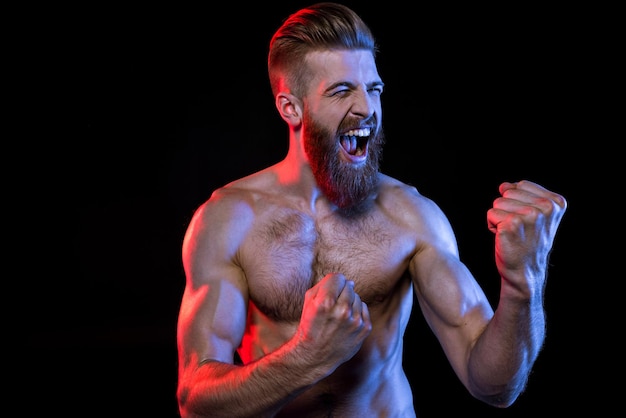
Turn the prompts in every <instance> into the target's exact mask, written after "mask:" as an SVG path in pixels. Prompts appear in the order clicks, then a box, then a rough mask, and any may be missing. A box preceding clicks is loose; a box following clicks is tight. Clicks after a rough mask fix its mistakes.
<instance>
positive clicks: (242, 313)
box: [178, 210, 248, 366]
mask: <svg viewBox="0 0 626 418" xmlns="http://www.w3.org/2000/svg"><path fill="white" fill-rule="evenodd" d="M210 215H212V216H210ZM214 215H215V213H206V210H205V211H203V212H199V213H198V214H196V215H195V217H194V219H193V220H192V222H191V224H190V226H189V228H188V232H187V234H186V236H185V240H184V243H183V266H184V270H185V275H186V286H185V291H184V294H183V298H182V301H181V306H180V311H179V318H178V350H179V357H180V361H181V366H184V365H185V364H186V365H187V366H189V365H191V366H193V365H194V364H195V366H197V365H198V364H199V363H200V362H202V361H205V360H218V361H221V362H225V363H230V364H232V363H233V361H234V353H235V350H236V349H237V347H238V346H239V344H240V343H241V340H242V338H243V334H244V331H245V322H246V315H247V303H248V290H247V282H246V280H245V276H244V273H243V271H242V270H241V268H240V267H239V266H238V265H237V264H236V263H235V261H234V259H235V254H236V252H237V248H238V246H239V242H240V240H239V239H238V238H237V236H236V235H237V234H232V233H229V231H232V230H229V228H228V227H226V226H225V225H224V224H222V223H219V222H213V221H214ZM210 221H211V222H210Z"/></svg>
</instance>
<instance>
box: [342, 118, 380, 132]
mask: <svg viewBox="0 0 626 418" xmlns="http://www.w3.org/2000/svg"><path fill="white" fill-rule="evenodd" d="M362 128H373V130H374V132H376V131H378V119H377V118H376V115H372V116H370V117H368V118H367V119H362V118H358V117H353V116H348V117H346V118H344V119H343V120H342V121H341V123H340V124H339V128H338V130H339V132H346V131H348V130H350V129H362Z"/></svg>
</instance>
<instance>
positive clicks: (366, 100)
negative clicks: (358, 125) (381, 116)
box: [350, 89, 378, 119]
mask: <svg viewBox="0 0 626 418" xmlns="http://www.w3.org/2000/svg"><path fill="white" fill-rule="evenodd" d="M353 97H354V103H352V107H351V108H350V111H351V112H352V113H353V114H355V115H356V116H359V117H361V118H363V119H367V118H369V117H370V116H372V115H373V114H374V111H375V110H376V105H377V103H378V96H374V95H370V93H369V91H368V90H362V89H359V90H357V91H356V92H355V94H354V95H353Z"/></svg>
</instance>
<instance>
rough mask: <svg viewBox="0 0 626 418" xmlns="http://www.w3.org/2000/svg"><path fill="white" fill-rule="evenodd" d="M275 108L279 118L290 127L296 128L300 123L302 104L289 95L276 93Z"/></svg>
mask: <svg viewBox="0 0 626 418" xmlns="http://www.w3.org/2000/svg"><path fill="white" fill-rule="evenodd" d="M276 108H277V109H278V113H280V117H281V118H283V120H284V121H285V122H287V123H288V124H289V125H292V126H298V125H300V123H301V122H302V119H301V118H302V103H301V102H300V100H299V99H298V98H297V97H296V96H294V95H293V94H289V93H278V94H277V95H276Z"/></svg>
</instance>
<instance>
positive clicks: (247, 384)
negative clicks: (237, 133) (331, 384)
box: [177, 195, 371, 418]
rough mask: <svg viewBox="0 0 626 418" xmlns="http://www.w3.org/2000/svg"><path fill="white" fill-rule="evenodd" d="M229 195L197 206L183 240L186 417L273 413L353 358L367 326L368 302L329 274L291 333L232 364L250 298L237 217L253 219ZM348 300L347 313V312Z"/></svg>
mask: <svg viewBox="0 0 626 418" xmlns="http://www.w3.org/2000/svg"><path fill="white" fill-rule="evenodd" d="M222 199H224V200H226V201H224V200H222ZM228 200H229V198H228V197H224V196H223V195H221V196H220V197H217V198H216V196H215V195H214V196H213V197H212V198H211V200H209V202H207V204H205V205H204V206H203V207H201V208H200V209H199V210H198V211H197V213H196V214H195V215H194V218H193V219H192V221H191V223H190V225H189V228H188V231H187V234H186V236H185V240H184V244H183V265H184V268H185V274H186V278H187V281H186V287H185V292H184V295H183V298H182V302H181V306H180V313H179V318H178V359H179V377H178V379H179V381H178V391H177V396H178V402H179V409H180V413H181V416H182V417H184V418H185V417H201V416H211V417H220V416H227V417H232V416H254V417H262V416H272V415H274V414H275V413H276V412H277V411H279V410H280V409H281V408H282V407H283V406H284V405H285V404H287V403H288V402H290V401H291V400H293V399H294V398H295V397H296V396H297V395H299V394H300V393H302V392H303V391H305V390H306V389H307V388H309V387H310V386H311V385H313V384H315V383H316V382H317V381H319V380H320V379H322V378H324V377H326V376H328V375H329V374H330V373H332V371H333V370H334V369H335V368H336V367H338V366H339V365H340V364H342V363H343V362H344V361H346V360H347V359H349V358H351V357H352V356H353V355H354V353H356V351H358V349H359V348H360V346H361V344H362V342H363V340H364V339H365V337H366V336H367V335H368V334H369V332H370V330H371V321H370V319H369V312H368V310H367V306H366V305H365V304H363V303H362V302H361V300H360V298H359V297H358V295H356V294H355V293H354V288H353V286H352V285H351V283H349V282H347V281H346V280H345V277H343V276H342V275H329V276H327V278H326V279H325V280H322V281H320V283H318V285H317V286H315V287H314V288H312V289H309V291H308V292H307V296H306V297H305V305H304V307H303V314H302V321H301V323H300V324H299V327H298V329H297V330H296V333H295V335H294V336H293V337H292V338H291V339H290V340H289V341H287V342H286V343H285V344H283V345H282V346H281V347H279V348H278V349H277V350H276V351H274V352H271V353H269V354H267V355H265V356H263V357H261V358H259V359H258V360H255V361H252V362H250V363H248V364H244V365H235V364H234V355H235V350H236V349H237V347H239V345H240V344H241V341H242V338H243V334H244V332H245V328H246V319H247V304H248V287H247V286H248V285H247V281H246V277H245V275H244V272H243V271H242V270H241V268H240V267H239V266H238V263H237V262H236V259H237V256H238V255H237V254H238V252H239V249H240V246H241V242H242V241H243V237H244V236H245V235H246V233H247V232H246V230H245V228H242V226H241V225H250V224H251V220H252V219H253V218H252V216H253V215H252V211H251V210H250V208H249V207H248V206H247V205H245V204H241V202H237V201H236V200H233V201H232V202H230V203H229V202H228ZM235 220H236V224H235ZM348 305H349V306H350V308H349V311H350V312H354V314H353V315H352V316H351V317H346V315H345V312H346V311H347V310H348V309H347V308H346V306H348ZM329 350H332V351H329ZM318 355H319V357H317V356H318Z"/></svg>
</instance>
